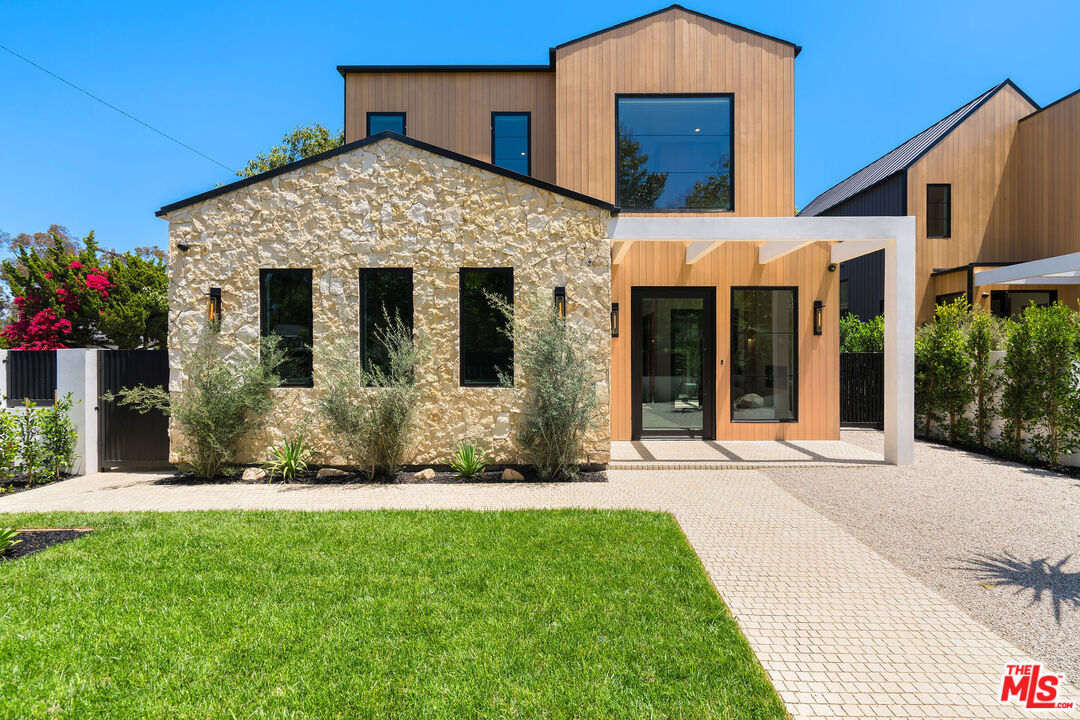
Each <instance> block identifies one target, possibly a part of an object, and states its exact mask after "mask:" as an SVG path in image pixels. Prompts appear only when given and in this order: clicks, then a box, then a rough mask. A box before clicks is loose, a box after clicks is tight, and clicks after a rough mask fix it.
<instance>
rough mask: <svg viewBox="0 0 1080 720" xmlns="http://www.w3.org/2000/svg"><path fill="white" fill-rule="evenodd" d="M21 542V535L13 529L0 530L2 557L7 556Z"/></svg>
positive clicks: (0, 551)
mask: <svg viewBox="0 0 1080 720" xmlns="http://www.w3.org/2000/svg"><path fill="white" fill-rule="evenodd" d="M21 542H22V540H20V539H19V533H18V532H16V531H15V530H14V529H13V528H0V555H7V554H8V551H9V550H11V548H13V547H15V546H16V545H18V544H19V543H21Z"/></svg>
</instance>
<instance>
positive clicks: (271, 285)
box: [259, 270, 312, 387]
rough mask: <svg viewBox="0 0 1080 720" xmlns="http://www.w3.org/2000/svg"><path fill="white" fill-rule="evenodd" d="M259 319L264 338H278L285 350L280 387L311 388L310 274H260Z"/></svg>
mask: <svg viewBox="0 0 1080 720" xmlns="http://www.w3.org/2000/svg"><path fill="white" fill-rule="evenodd" d="M259 316H260V322H259V324H260V327H261V331H262V335H263V337H266V336H268V335H277V336H279V337H280V338H281V343H282V346H283V348H284V350H285V361H284V362H283V363H282V364H281V366H280V367H279V368H278V374H279V375H281V384H282V385H283V386H285V385H290V386H294V387H311V386H312V378H311V345H312V313H311V271H310V270H260V271H259Z"/></svg>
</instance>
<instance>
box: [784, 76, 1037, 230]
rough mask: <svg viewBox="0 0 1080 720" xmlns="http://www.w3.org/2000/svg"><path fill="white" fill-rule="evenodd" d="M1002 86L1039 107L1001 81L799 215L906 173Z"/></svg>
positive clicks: (824, 208) (826, 208)
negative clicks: (897, 174) (898, 174)
mask: <svg viewBox="0 0 1080 720" xmlns="http://www.w3.org/2000/svg"><path fill="white" fill-rule="evenodd" d="M1005 87H1011V88H1012V89H1014V90H1016V92H1018V93H1020V95H1021V96H1022V97H1023V98H1024V99H1025V100H1027V101H1028V102H1030V103H1031V104H1032V106H1034V107H1035V108H1038V107H1039V104H1038V103H1036V102H1035V101H1034V100H1032V99H1031V98H1030V97H1028V95H1027V93H1025V92H1024V91H1023V90H1021V89H1020V88H1019V87H1017V86H1016V84H1015V83H1014V82H1013V81H1012V80H1009V79H1008V78H1006V79H1005V81H1004V82H1001V83H999V84H998V85H995V86H994V87H992V88H990V89H989V90H987V91H986V92H984V93H983V94H982V95H979V96H978V97H977V98H975V99H974V100H972V101H971V102H969V103H967V104H966V105H963V106H961V107H960V108H958V109H957V110H954V111H953V112H952V113H950V114H948V115H946V116H945V117H943V118H942V119H941V120H938V121H937V122H936V123H934V124H933V125H931V126H930V127H928V128H926V129H925V130H923V131H922V132H921V133H919V134H918V135H916V136H915V137H913V138H911V139H910V140H908V141H906V142H904V143H901V144H900V145H899V146H898V147H896V148H894V149H893V150H890V151H889V152H887V153H885V154H884V155H882V156H881V157H879V158H878V159H877V160H875V161H874V162H872V163H870V164H869V165H867V166H866V167H864V168H863V169H862V170H859V171H858V172H856V173H855V174H853V175H849V176H848V177H846V178H845V179H843V180H841V181H840V182H838V183H837V184H835V185H833V186H832V187H831V188H829V189H828V190H826V191H825V192H823V193H821V194H820V195H818V196H817V197H816V198H814V199H813V200H811V201H810V203H809V204H808V205H807V206H806V207H804V208H803V209H802V210H801V211H800V212H799V215H800V216H807V217H813V216H814V215H820V214H822V213H824V212H827V211H829V210H831V209H832V208H834V207H836V206H837V205H839V204H840V203H842V202H844V201H845V200H850V199H851V198H853V197H854V196H856V195H858V194H859V193H861V192H863V191H864V190H869V189H870V188H872V187H873V186H875V185H877V184H878V183H880V182H881V181H883V180H885V179H886V178H889V177H892V176H893V175H895V174H896V173H898V172H901V171H903V170H907V169H908V168H909V167H911V166H912V165H914V164H915V162H916V161H917V160H918V159H919V158H921V157H922V156H923V155H925V154H926V153H928V152H929V151H930V150H931V149H932V148H933V147H934V146H935V145H937V144H938V143H939V142H941V140H943V139H944V138H945V136H946V135H948V134H949V133H950V132H952V131H953V130H954V129H955V128H956V127H957V126H959V125H960V123H962V122H964V120H966V119H967V118H968V117H970V116H971V114H972V113H974V112H975V111H976V110H978V109H979V108H980V107H982V106H983V105H984V104H985V103H986V101H988V100H989V99H990V98H992V97H993V96H994V95H996V94H997V93H998V91H1000V90H1002V89H1003V88H1005Z"/></svg>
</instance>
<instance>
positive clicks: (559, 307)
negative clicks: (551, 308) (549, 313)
mask: <svg viewBox="0 0 1080 720" xmlns="http://www.w3.org/2000/svg"><path fill="white" fill-rule="evenodd" d="M555 312H557V313H559V317H561V318H565V317H566V288H564V287H557V288H555Z"/></svg>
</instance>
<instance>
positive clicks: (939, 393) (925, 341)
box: [915, 298, 974, 443]
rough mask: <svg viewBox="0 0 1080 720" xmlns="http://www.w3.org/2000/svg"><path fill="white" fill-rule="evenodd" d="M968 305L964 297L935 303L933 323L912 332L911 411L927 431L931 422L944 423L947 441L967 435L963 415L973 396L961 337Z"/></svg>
mask: <svg viewBox="0 0 1080 720" xmlns="http://www.w3.org/2000/svg"><path fill="white" fill-rule="evenodd" d="M967 317H968V305H967V301H966V300H965V299H964V298H958V299H957V300H956V302H953V303H950V304H947V305H938V306H937V309H936V310H935V311H934V322H932V323H930V324H929V325H926V326H925V327H922V328H920V329H919V332H918V333H916V335H915V412H916V414H917V415H919V416H921V417H922V419H923V431H924V432H926V433H927V434H930V432H931V431H932V429H933V426H934V424H935V423H940V422H945V424H946V430H947V436H948V439H949V442H952V443H958V442H960V441H961V440H963V439H964V438H966V437H967V435H968V430H969V426H970V421H969V420H968V418H967V416H966V415H965V411H966V410H967V406H968V404H969V403H970V402H971V400H972V397H973V396H974V393H973V390H972V387H971V383H970V379H971V358H970V356H969V355H968V348H967V344H966V342H965V338H964V331H963V327H964V323H965V321H966V320H967Z"/></svg>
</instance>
